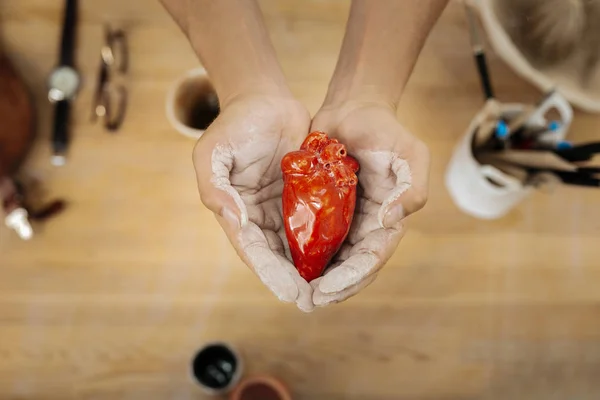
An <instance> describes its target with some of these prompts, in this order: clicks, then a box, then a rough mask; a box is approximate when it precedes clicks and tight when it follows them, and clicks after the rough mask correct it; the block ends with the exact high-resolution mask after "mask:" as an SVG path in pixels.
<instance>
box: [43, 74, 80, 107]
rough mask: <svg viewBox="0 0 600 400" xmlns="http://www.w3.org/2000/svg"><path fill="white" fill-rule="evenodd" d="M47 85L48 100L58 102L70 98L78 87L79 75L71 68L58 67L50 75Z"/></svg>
mask: <svg viewBox="0 0 600 400" xmlns="http://www.w3.org/2000/svg"><path fill="white" fill-rule="evenodd" d="M48 85H49V86H50V92H49V94H48V97H49V98H50V100H54V101H60V100H64V99H68V98H71V97H73V95H74V94H75V92H76V91H77V88H78V87H79V74H77V71H75V70H74V69H73V68H71V67H66V66H62V67H58V68H56V69H55V70H54V71H52V74H50V79H49V81H48Z"/></svg>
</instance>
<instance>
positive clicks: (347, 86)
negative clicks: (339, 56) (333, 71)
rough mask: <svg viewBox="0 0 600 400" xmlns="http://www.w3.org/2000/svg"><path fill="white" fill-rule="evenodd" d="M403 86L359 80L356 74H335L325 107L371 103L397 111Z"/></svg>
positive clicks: (324, 103)
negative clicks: (336, 75) (338, 75)
mask: <svg viewBox="0 0 600 400" xmlns="http://www.w3.org/2000/svg"><path fill="white" fill-rule="evenodd" d="M403 88H404V86H403V85H402V86H396V87H391V85H390V86H388V87H385V86H384V85H379V84H373V83H365V82H359V79H357V77H356V76H347V77H346V76H344V77H335V76H334V78H333V79H332V81H331V83H330V85H329V88H328V91H327V96H326V97H325V101H324V102H323V108H339V107H341V106H348V105H358V106H360V105H367V104H370V105H379V106H383V107H386V108H390V109H392V110H394V111H395V110H396V109H397V108H398V104H399V102H400V97H401V94H402V91H403Z"/></svg>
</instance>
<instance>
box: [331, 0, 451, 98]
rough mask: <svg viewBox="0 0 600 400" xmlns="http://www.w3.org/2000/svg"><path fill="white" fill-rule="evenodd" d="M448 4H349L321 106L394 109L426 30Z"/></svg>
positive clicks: (369, 0)
mask: <svg viewBox="0 0 600 400" xmlns="http://www.w3.org/2000/svg"><path fill="white" fill-rule="evenodd" d="M447 3H448V0H376V1H373V0H353V1H352V7H351V10H350V16H349V19H348V25H347V28H346V34H345V37H344V41H343V44H342V50H341V52H340V57H339V59H338V63H337V65H336V68H335V72H334V75H333V78H332V80H331V83H330V85H329V90H328V93H327V98H326V100H325V105H330V106H335V105H338V104H340V103H343V102H347V101H376V102H384V103H386V104H389V105H391V106H393V107H395V106H396V105H397V104H398V102H399V101H400V97H401V95H402V92H403V90H404V87H405V86H406V83H407V81H408V78H409V77H410V74H411V73H412V70H413V68H414V65H415V64H416V61H417V58H418V56H419V53H420V52H421V49H422V48H423V45H424V44H425V40H426V39H427V36H428V35H429V32H430V30H431V29H432V28H433V25H434V24H435V22H436V21H437V19H438V18H439V16H440V14H441V13H442V11H443V9H444V7H445V6H446V4H447Z"/></svg>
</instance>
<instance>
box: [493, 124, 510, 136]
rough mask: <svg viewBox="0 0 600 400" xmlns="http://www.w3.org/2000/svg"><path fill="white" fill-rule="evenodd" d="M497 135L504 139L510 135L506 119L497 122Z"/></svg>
mask: <svg viewBox="0 0 600 400" xmlns="http://www.w3.org/2000/svg"><path fill="white" fill-rule="evenodd" d="M496 136H497V137H499V138H501V139H504V138H506V137H507V136H508V125H506V122H504V121H498V122H497V123H496Z"/></svg>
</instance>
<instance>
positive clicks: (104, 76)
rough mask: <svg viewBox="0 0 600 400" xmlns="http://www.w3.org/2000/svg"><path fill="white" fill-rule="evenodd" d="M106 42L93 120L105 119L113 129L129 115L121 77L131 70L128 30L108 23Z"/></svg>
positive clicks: (101, 55)
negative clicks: (116, 27)
mask: <svg viewBox="0 0 600 400" xmlns="http://www.w3.org/2000/svg"><path fill="white" fill-rule="evenodd" d="M104 29H105V43H104V46H102V49H101V51H100V68H99V73H98V83H97V86H96V93H95V95H94V101H93V102H92V122H93V123H95V122H96V121H97V120H98V118H103V119H104V127H105V128H106V129H107V130H109V131H116V130H118V129H119V127H120V126H121V124H122V123H123V120H124V118H125V111H126V108H127V90H126V88H125V85H124V84H123V83H122V80H121V79H120V78H121V76H122V75H125V74H126V73H127V68H128V61H129V60H128V49H127V41H126V36H125V32H124V31H122V30H120V29H117V30H113V29H111V28H110V27H109V26H105V28H104Z"/></svg>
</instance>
